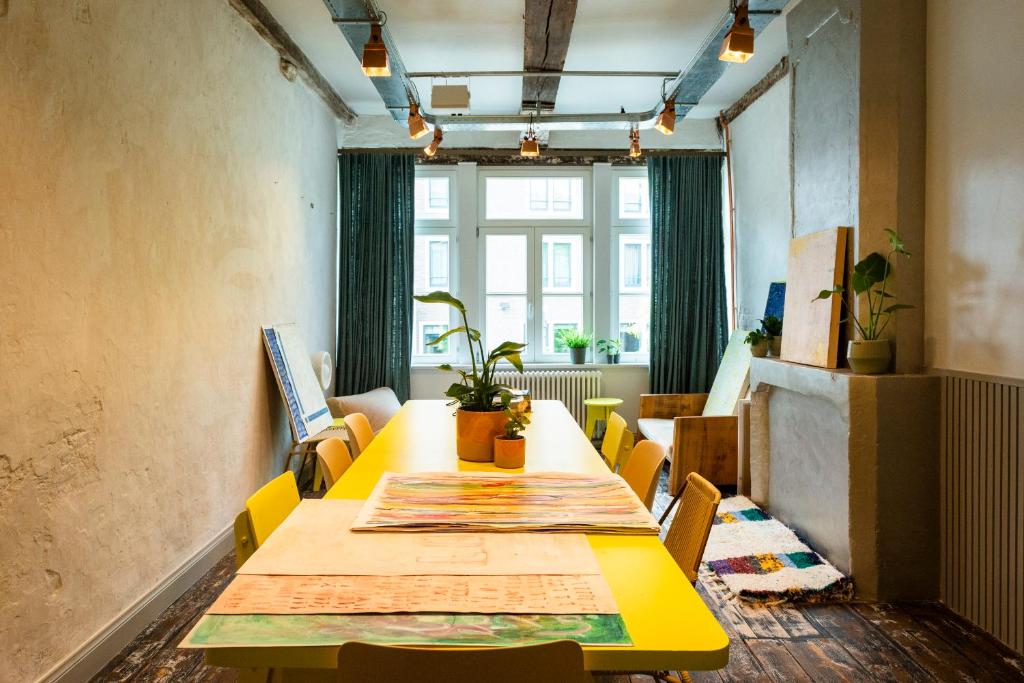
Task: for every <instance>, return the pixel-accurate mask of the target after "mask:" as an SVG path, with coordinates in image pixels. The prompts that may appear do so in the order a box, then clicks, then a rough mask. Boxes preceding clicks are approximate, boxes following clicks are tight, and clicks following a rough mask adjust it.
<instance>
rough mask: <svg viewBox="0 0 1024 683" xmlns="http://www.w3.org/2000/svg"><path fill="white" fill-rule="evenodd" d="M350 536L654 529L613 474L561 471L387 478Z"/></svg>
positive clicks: (392, 475) (638, 502)
mask: <svg viewBox="0 0 1024 683" xmlns="http://www.w3.org/2000/svg"><path fill="white" fill-rule="evenodd" d="M352 529H353V530H354V531H376V530H380V529H388V530H406V531H576V532H588V533H625V534H657V533H658V532H659V530H660V529H659V527H658V523H657V522H656V521H655V520H654V518H653V517H652V516H651V513H650V512H649V511H648V510H647V508H646V507H644V504H643V502H642V501H641V500H640V499H639V498H638V497H637V495H636V494H635V493H633V490H632V489H630V487H629V485H628V484H627V483H626V482H625V480H623V479H622V477H620V476H618V475H617V474H610V473H609V474H608V475H604V476H593V475H585V474H570V473H562V472H545V473H538V474H529V475H526V474H491V473H479V472H426V473H420V474H397V473H394V472H386V473H385V474H384V475H383V476H381V478H380V480H379V481H378V482H377V486H376V487H375V488H374V490H373V493H371V494H370V497H369V499H367V501H366V504H365V505H364V506H363V509H362V510H360V512H359V515H358V516H357V517H356V520H355V523H354V524H353V525H352Z"/></svg>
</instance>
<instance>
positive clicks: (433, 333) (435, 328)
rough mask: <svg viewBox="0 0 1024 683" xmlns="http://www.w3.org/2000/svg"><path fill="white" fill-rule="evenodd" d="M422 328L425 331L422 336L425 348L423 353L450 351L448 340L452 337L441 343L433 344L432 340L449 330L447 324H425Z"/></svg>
mask: <svg viewBox="0 0 1024 683" xmlns="http://www.w3.org/2000/svg"><path fill="white" fill-rule="evenodd" d="M422 329H423V331H422V333H421V335H420V338H421V340H422V342H423V350H422V351H421V353H448V341H449V340H450V337H449V338H447V339H445V340H444V341H442V342H441V343H440V344H433V345H431V342H432V341H434V340H435V339H437V338H438V337H440V336H441V335H442V334H444V333H445V332H447V331H448V325H447V324H437V325H428V324H424V325H423V326H422Z"/></svg>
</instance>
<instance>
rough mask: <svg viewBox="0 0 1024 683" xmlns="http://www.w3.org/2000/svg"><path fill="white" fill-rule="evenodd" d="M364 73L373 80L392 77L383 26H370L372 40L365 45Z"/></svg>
mask: <svg viewBox="0 0 1024 683" xmlns="http://www.w3.org/2000/svg"><path fill="white" fill-rule="evenodd" d="M363 73H364V74H366V75H367V76H370V77H371V78H379V77H383V78H387V77H388V76H390V75H391V65H390V62H389V60H388V48H387V46H386V45H384V37H383V35H382V34H381V24H371V25H370V39H369V40H368V41H366V45H363Z"/></svg>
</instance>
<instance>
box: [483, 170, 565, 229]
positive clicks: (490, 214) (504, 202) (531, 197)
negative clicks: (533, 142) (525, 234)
mask: <svg viewBox="0 0 1024 683" xmlns="http://www.w3.org/2000/svg"><path fill="white" fill-rule="evenodd" d="M485 182H486V191H485V193H484V195H485V199H484V201H485V204H486V212H485V215H486V216H487V218H489V219H492V220H501V219H504V220H527V219H531V218H532V219H562V220H566V219H573V220H578V219H582V218H583V178H582V177H581V176H573V177H569V176H561V177H555V178H517V177H512V176H492V177H489V178H487V179H486V181H485Z"/></svg>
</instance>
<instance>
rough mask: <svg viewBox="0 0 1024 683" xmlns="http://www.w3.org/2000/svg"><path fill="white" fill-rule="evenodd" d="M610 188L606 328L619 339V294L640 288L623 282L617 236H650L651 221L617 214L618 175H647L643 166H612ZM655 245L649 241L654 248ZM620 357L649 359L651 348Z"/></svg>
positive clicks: (632, 360)
mask: <svg viewBox="0 0 1024 683" xmlns="http://www.w3.org/2000/svg"><path fill="white" fill-rule="evenodd" d="M611 175H612V177H611V181H612V191H611V200H612V201H611V214H612V215H611V231H610V232H611V235H610V237H611V244H610V249H609V251H610V252H611V272H612V274H613V277H610V278H609V280H610V284H611V303H610V305H609V310H608V317H609V326H608V327H609V329H611V331H612V333H613V334H614V335H615V337H614V338H615V339H621V333H620V332H619V296H620V295H621V294H643V293H644V292H643V291H636V290H631V289H626V288H624V287H623V286H622V270H621V268H620V265H621V264H620V247H619V241H620V240H619V238H620V237H621V236H624V235H645V236H647V237H650V236H651V222H650V220H649V219H647V220H644V219H636V218H619V179H620V178H637V177H647V168H646V167H631V168H615V169H613V170H612V174H611ZM653 249H654V245H653V243H652V244H651V250H652V252H653ZM652 276H653V274H652ZM650 286H651V283H650V282H649V281H648V283H647V295H648V296H650ZM647 335H648V338H647V342H648V349H649V348H650V330H649V329H648V331H647ZM620 359H621V361H622V362H624V363H647V362H649V360H650V352H649V350H648V351H647V352H638V353H626V352H625V351H623V352H622V353H621V356H620Z"/></svg>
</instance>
